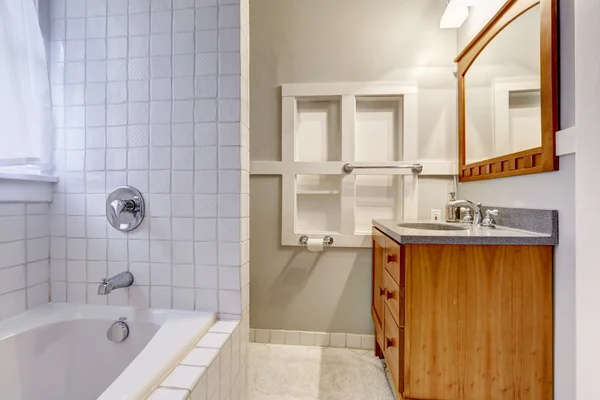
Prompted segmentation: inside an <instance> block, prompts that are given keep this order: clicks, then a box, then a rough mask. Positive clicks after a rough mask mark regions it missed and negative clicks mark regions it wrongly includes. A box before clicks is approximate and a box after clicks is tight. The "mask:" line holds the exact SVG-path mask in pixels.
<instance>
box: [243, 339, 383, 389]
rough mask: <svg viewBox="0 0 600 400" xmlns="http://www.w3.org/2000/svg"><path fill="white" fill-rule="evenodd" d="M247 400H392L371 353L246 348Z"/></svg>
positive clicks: (263, 346)
mask: <svg viewBox="0 0 600 400" xmlns="http://www.w3.org/2000/svg"><path fill="white" fill-rule="evenodd" d="M248 352H249V393H250V400H394V396H393V395H392V392H391V390H390V388H389V386H388V383H387V380H386V378H385V373H384V371H383V368H382V366H381V362H380V361H379V360H378V359H376V358H375V357H374V356H373V352H372V351H371V350H351V349H339V348H331V347H330V348H319V347H304V346H286V345H275V344H261V343H250V345H249V351H248Z"/></svg>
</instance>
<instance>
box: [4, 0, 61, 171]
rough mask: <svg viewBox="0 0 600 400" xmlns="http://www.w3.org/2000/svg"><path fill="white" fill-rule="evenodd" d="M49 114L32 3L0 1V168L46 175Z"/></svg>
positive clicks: (41, 48)
mask: <svg viewBox="0 0 600 400" xmlns="http://www.w3.org/2000/svg"><path fill="white" fill-rule="evenodd" d="M51 150H52V110H51V101H50V86H49V82H48V66H47V63H46V51H45V48H44V39H43V37H42V32H41V29H40V24H39V19H38V14H37V11H36V8H35V4H34V1H33V0H0V167H16V166H23V167H24V166H27V167H29V168H31V166H35V168H36V169H39V170H40V171H50V170H51V169H52V165H51V161H50V160H51Z"/></svg>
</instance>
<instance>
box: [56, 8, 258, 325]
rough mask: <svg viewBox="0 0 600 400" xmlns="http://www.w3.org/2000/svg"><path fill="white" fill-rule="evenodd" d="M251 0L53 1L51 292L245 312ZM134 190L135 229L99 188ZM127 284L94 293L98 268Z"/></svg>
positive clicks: (64, 297) (231, 314) (76, 299)
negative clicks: (113, 214)
mask: <svg viewBox="0 0 600 400" xmlns="http://www.w3.org/2000/svg"><path fill="white" fill-rule="evenodd" d="M247 10H248V3H247V1H242V2H241V3H240V2H239V1H237V0H219V1H217V0H196V1H193V0H129V1H128V0H51V32H52V34H51V84H52V94H53V105H54V122H55V127H56V131H55V136H56V144H55V151H54V156H55V159H56V170H57V174H58V175H59V176H60V178H61V180H60V182H59V183H58V185H57V188H56V193H55V194H54V201H53V203H52V206H51V212H52V243H51V282H52V285H51V289H52V290H51V292H52V300H53V301H57V302H65V301H66V302H69V303H88V304H96V305H117V306H126V305H130V306H134V307H137V308H148V307H150V308H162V309H168V308H175V309H181V310H198V311H213V312H218V313H219V314H220V315H221V316H222V317H224V318H229V319H240V318H241V315H242V314H243V312H244V310H247V308H248V301H249V300H248V297H249V296H248V292H249V290H248V288H249V278H248V235H249V234H248V200H249V195H248V191H249V189H248V112H247V111H248V102H247V99H248V96H247V93H248V84H247V82H248V79H247V77H248V35H247V32H248V28H247V25H248V23H247V22H248V21H247V20H248V12H247ZM126 184H128V185H132V186H134V187H136V188H137V189H139V190H140V191H141V192H142V193H143V195H144V197H145V199H146V201H147V205H148V208H147V214H146V219H145V220H144V222H143V224H142V225H141V227H140V228H138V229H137V230H135V231H133V232H131V233H129V234H122V233H120V232H117V231H115V230H114V229H112V228H111V227H110V226H108V224H107V222H106V218H105V205H104V201H105V197H106V195H107V194H108V193H110V192H111V191H112V190H114V189H115V188H116V187H118V186H121V185H126ZM125 270H130V271H131V272H132V273H133V274H134V276H135V283H134V285H133V286H132V287H130V288H128V289H125V290H116V291H114V292H113V293H112V294H110V295H109V296H98V295H97V294H96V292H97V285H98V282H99V281H100V279H101V278H103V277H105V276H112V275H114V274H116V273H119V272H122V271H125Z"/></svg>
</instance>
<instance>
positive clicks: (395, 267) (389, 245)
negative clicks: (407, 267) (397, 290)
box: [384, 236, 404, 286]
mask: <svg viewBox="0 0 600 400" xmlns="http://www.w3.org/2000/svg"><path fill="white" fill-rule="evenodd" d="M384 262H385V269H386V270H387V271H388V272H389V273H390V275H391V276H392V278H394V280H395V281H396V283H397V284H398V285H400V286H404V247H403V246H401V245H399V244H398V243H396V242H394V241H393V240H392V239H390V238H389V237H387V236H386V238H385V260H384Z"/></svg>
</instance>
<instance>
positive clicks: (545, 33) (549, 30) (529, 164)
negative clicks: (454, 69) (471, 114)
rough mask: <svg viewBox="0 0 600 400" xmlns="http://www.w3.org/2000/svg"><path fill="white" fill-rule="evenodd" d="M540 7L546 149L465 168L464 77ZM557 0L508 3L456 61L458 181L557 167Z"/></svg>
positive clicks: (542, 98) (509, 1) (489, 160)
mask: <svg viewBox="0 0 600 400" xmlns="http://www.w3.org/2000/svg"><path fill="white" fill-rule="evenodd" d="M538 4H540V18H541V21H540V101H541V111H542V112H541V114H542V132H541V133H542V145H541V147H536V148H533V149H529V150H524V151H519V152H517V153H512V154H507V155H503V156H499V157H495V158H490V159H488V160H484V161H479V162H476V163H472V164H467V163H466V160H467V155H466V109H465V108H466V107H465V106H466V104H465V99H466V94H465V74H466V73H467V72H468V71H469V68H470V67H471V65H472V64H473V62H475V60H476V59H477V57H478V56H479V54H481V52H482V51H483V50H484V49H485V47H486V46H487V45H488V44H489V43H490V42H491V41H492V40H493V39H494V38H495V37H496V35H498V34H499V33H500V32H501V31H502V30H503V29H504V28H506V27H507V26H508V25H510V23H511V22H513V21H514V20H515V19H517V18H518V17H519V16H521V14H523V13H525V12H527V11H528V10H529V9H531V8H533V7H535V6H536V5H538ZM557 23H558V21H557V0H508V1H507V2H506V3H505V4H504V6H502V8H501V9H500V10H499V11H498V12H497V13H496V15H495V16H494V17H493V18H492V19H491V20H490V21H489V22H488V23H487V25H485V26H484V27H483V29H482V30H481V31H480V32H479V33H478V34H477V35H476V36H475V37H474V38H473V39H472V40H471V41H470V42H469V44H468V45H467V46H466V47H465V48H464V50H463V51H462V52H461V53H460V54H459V55H458V56H457V57H456V59H455V60H454V62H456V63H458V153H459V154H458V179H459V181H460V182H470V181H478V180H484V179H493V178H504V177H508V176H517V175H526V174H536V173H540V172H549V171H555V170H557V169H558V157H556V143H555V133H556V131H557V130H558V47H557Z"/></svg>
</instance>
